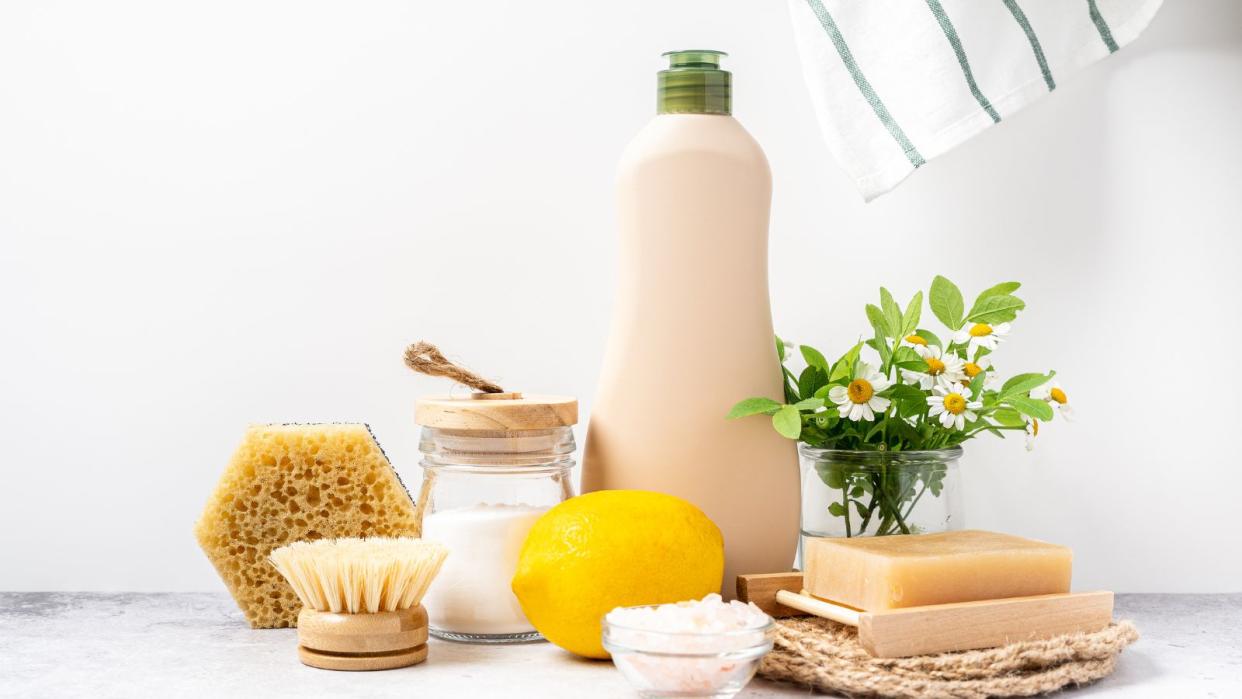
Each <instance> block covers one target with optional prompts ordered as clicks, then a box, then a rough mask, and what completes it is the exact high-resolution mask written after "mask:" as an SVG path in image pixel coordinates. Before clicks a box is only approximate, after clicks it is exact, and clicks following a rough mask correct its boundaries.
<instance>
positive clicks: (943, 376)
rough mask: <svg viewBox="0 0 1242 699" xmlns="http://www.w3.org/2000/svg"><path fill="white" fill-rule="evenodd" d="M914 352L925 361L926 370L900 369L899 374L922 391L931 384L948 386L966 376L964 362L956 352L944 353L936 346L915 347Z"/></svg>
mask: <svg viewBox="0 0 1242 699" xmlns="http://www.w3.org/2000/svg"><path fill="white" fill-rule="evenodd" d="M914 351H915V352H918V354H919V356H920V357H922V358H923V361H924V362H926V363H927V371H911V370H909V369H902V370H901V375H902V377H903V378H904V380H905V382H906V383H908V384H916V385H918V387H919V388H921V389H923V390H924V391H926V390H928V389H929V388H931V387H932V386H949V385H951V384H955V383H958V382H960V381H962V380H963V379H965V378H966V373H965V370H964V364H965V363H964V362H963V361H962V358H961V357H959V356H957V355H956V354H947V355H946V354H945V353H944V350H942V349H940V348H939V347H936V346H934V345H933V346H930V347H915V348H914Z"/></svg>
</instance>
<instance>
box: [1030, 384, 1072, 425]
mask: <svg viewBox="0 0 1242 699" xmlns="http://www.w3.org/2000/svg"><path fill="white" fill-rule="evenodd" d="M1031 397H1032V398H1034V399H1035V400H1046V401H1048V405H1051V406H1052V409H1053V410H1055V411H1057V412H1058V413H1060V414H1061V417H1063V418H1065V419H1066V420H1069V421H1071V422H1073V420H1074V409H1073V408H1071V407H1070V404H1069V398H1068V397H1066V395H1065V389H1063V388H1061V384H1059V383H1057V382H1055V381H1052V382H1050V383H1046V384H1044V385H1043V386H1039V387H1036V388H1033V389H1031Z"/></svg>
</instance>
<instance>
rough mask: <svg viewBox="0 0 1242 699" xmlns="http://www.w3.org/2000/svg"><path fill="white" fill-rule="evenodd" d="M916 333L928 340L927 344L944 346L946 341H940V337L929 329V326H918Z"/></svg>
mask: <svg viewBox="0 0 1242 699" xmlns="http://www.w3.org/2000/svg"><path fill="white" fill-rule="evenodd" d="M914 334H915V335H918V336H919V337H921V338H923V339H924V340H927V344H929V345H935V346H937V347H944V343H942V342H941V341H940V338H939V337H937V336H936V333H934V332H932V331H930V330H928V329H927V328H916V329H915V330H914Z"/></svg>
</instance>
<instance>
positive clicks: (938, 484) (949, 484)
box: [798, 444, 962, 567]
mask: <svg viewBox="0 0 1242 699" xmlns="http://www.w3.org/2000/svg"><path fill="white" fill-rule="evenodd" d="M798 454H799V463H800V465H801V471H802V537H801V540H800V541H799V547H798V564H799V567H801V564H802V548H803V544H804V543H805V540H806V538H807V537H815V536H828V537H854V536H887V535H891V534H929V533H932V532H943V531H949V530H952V529H961V528H962V512H961V509H962V495H961V483H960V475H959V472H958V463H957V462H958V459H960V458H961V456H962V449H961V447H953V448H951V449H937V450H934V451H905V452H898V451H854V450H847V449H818V448H816V447H812V446H808V445H806V444H799V445H798Z"/></svg>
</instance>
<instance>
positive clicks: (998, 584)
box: [805, 530, 1073, 611]
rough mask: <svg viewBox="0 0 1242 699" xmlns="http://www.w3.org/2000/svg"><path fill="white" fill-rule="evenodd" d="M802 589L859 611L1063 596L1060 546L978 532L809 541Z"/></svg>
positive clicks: (1068, 556)
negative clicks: (1031, 596) (1007, 598)
mask: <svg viewBox="0 0 1242 699" xmlns="http://www.w3.org/2000/svg"><path fill="white" fill-rule="evenodd" d="M805 553H806V570H805V585H806V589H807V591H808V592H810V593H811V594H812V595H815V596H816V597H821V598H823V599H826V600H831V601H833V602H837V603H839V604H845V605H848V606H851V607H855V608H857V609H862V610H865V611H875V610H884V609H896V608H899V607H919V606H922V605H926V604H949V603H952V602H973V601H976V600H988V599H1000V598H1003V597H1025V596H1027V595H1046V594H1053V593H1057V592H1069V589H1070V569H1071V564H1072V560H1073V553H1072V552H1071V551H1070V549H1069V548H1067V547H1065V546H1057V545H1055V544H1047V543H1044V542H1042V541H1035V540H1034V539H1024V538H1022V537H1020V536H1012V535H1010V534H999V533H996V532H986V531H979V530H965V531H956V532H943V533H940V534H911V535H903V536H876V537H860V538H855V539H827V538H820V539H811V540H809V541H808V542H807V544H806V552H805Z"/></svg>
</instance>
